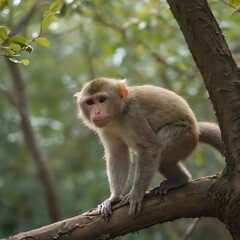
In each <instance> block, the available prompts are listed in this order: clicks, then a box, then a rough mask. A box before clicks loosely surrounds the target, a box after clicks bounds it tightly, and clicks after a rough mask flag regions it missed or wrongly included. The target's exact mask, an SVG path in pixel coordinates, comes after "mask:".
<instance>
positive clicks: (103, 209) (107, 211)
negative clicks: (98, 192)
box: [98, 195, 123, 222]
mask: <svg viewBox="0 0 240 240" xmlns="http://www.w3.org/2000/svg"><path fill="white" fill-rule="evenodd" d="M122 199H123V196H122V195H121V196H112V197H110V198H108V199H106V200H105V201H104V202H103V203H101V204H100V205H98V211H99V214H100V215H101V217H103V218H104V219H105V221H106V222H108V221H109V218H110V216H111V215H112V204H114V203H117V202H120V201H121V200H122Z"/></svg>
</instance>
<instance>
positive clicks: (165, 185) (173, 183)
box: [155, 180, 189, 196]
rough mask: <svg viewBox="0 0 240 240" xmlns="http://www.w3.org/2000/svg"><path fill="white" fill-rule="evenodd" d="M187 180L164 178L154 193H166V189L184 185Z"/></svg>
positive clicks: (163, 194) (162, 194)
mask: <svg viewBox="0 0 240 240" xmlns="http://www.w3.org/2000/svg"><path fill="white" fill-rule="evenodd" d="M188 182H189V181H186V180H185V181H181V180H164V181H162V182H161V183H160V185H159V187H158V188H157V189H156V191H155V194H156V195H157V194H159V195H161V196H165V195H167V193H168V191H170V190H172V189H176V188H179V187H181V186H183V185H186V184H187V183H188Z"/></svg>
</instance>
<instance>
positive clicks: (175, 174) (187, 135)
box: [157, 122, 198, 195]
mask: <svg viewBox="0 0 240 240" xmlns="http://www.w3.org/2000/svg"><path fill="white" fill-rule="evenodd" d="M158 139H159V140H160V143H161V147H162V156H161V159H160V162H159V173H160V174H161V175H163V176H164V177H165V178H166V180H165V181H163V182H162V183H161V184H160V186H159V190H158V191H157V192H158V193H160V194H161V195H166V194H167V192H168V191H169V190H171V189H174V188H178V187H180V186H183V185H185V184H187V183H188V182H189V181H190V179H191V174H190V173H189V172H188V170H187V169H186V168H185V167H184V166H183V165H182V164H181V163H180V161H182V160H185V159H186V158H187V157H188V156H189V155H190V154H191V152H192V151H193V150H194V149H195V147H196V145H197V143H198V135H197V132H196V130H195V128H194V125H193V124H190V123H189V122H188V124H187V123H186V122H184V123H182V124H168V125H166V126H164V127H163V128H161V129H160V130H159V132H158Z"/></svg>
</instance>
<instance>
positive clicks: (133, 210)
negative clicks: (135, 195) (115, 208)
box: [128, 200, 142, 217]
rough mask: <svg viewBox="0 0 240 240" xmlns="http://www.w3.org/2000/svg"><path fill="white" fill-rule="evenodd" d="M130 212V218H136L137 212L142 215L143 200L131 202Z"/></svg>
mask: <svg viewBox="0 0 240 240" xmlns="http://www.w3.org/2000/svg"><path fill="white" fill-rule="evenodd" d="M129 204H130V206H129V211H128V215H130V216H132V217H133V216H134V215H135V213H136V211H137V212H138V213H140V211H141V208H142V201H141V200H130V201H129Z"/></svg>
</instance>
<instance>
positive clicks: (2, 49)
mask: <svg viewBox="0 0 240 240" xmlns="http://www.w3.org/2000/svg"><path fill="white" fill-rule="evenodd" d="M14 54H15V52H14V51H13V50H12V49H11V48H9V47H3V46H0V55H2V56H6V55H14Z"/></svg>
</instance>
